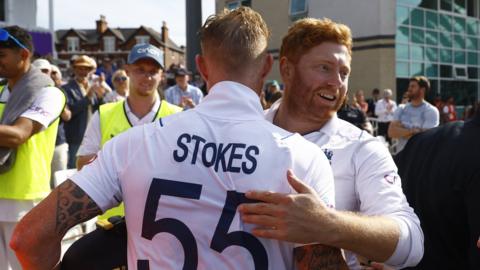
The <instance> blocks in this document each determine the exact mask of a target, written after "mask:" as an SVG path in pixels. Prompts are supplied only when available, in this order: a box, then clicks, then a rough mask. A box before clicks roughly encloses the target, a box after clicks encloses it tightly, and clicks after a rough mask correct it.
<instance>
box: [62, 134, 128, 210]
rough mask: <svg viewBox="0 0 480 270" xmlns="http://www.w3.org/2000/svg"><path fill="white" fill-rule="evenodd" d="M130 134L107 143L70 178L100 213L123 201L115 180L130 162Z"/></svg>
mask: <svg viewBox="0 0 480 270" xmlns="http://www.w3.org/2000/svg"><path fill="white" fill-rule="evenodd" d="M130 135H131V133H130V132H125V133H121V134H119V135H118V136H115V137H114V138H112V139H111V140H109V141H108V142H107V143H106V144H105V145H104V147H103V149H102V151H100V152H99V153H98V156H97V158H96V159H95V160H94V161H93V162H92V163H90V164H87V165H85V166H84V167H83V168H82V170H81V171H79V172H78V173H77V174H75V175H73V176H72V177H71V180H72V181H73V182H74V183H75V184H76V185H78V186H79V187H80V188H81V189H82V190H83V191H85V193H87V194H88V196H90V198H92V200H93V201H94V202H95V203H96V204H97V206H98V207H99V208H100V209H101V210H102V211H106V210H107V209H110V208H112V207H114V206H117V205H119V204H120V202H121V201H123V196H122V188H121V184H120V180H119V179H120V176H121V175H122V173H123V170H124V169H125V168H126V167H128V166H127V165H128V164H129V162H130V160H129V159H128V157H130V151H131V150H132V144H131V143H130V142H131V141H133V142H134V141H135V140H130V137H131V136H130Z"/></svg>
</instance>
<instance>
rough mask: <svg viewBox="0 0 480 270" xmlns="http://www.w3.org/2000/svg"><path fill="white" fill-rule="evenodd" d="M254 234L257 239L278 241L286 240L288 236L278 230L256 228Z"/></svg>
mask: <svg viewBox="0 0 480 270" xmlns="http://www.w3.org/2000/svg"><path fill="white" fill-rule="evenodd" d="M252 234H253V235H254V236H256V237H262V238H268V239H277V240H286V238H285V236H286V234H285V233H284V232H283V231H281V230H278V229H277V228H266V227H265V228H255V229H253V230H252Z"/></svg>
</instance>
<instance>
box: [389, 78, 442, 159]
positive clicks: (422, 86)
mask: <svg viewBox="0 0 480 270" xmlns="http://www.w3.org/2000/svg"><path fill="white" fill-rule="evenodd" d="M429 90H430V81H429V80H428V79H427V78H426V77H423V76H417V77H413V78H411V79H410V83H409V84H408V90H407V95H408V98H409V99H410V102H409V103H407V104H406V105H405V107H399V108H398V109H397V110H396V111H395V114H394V116H393V121H392V122H391V123H390V125H389V127H388V136H390V137H391V138H394V139H398V145H397V152H398V151H401V150H402V149H403V147H405V144H407V141H408V139H409V138H410V137H412V136H413V135H415V134H417V133H420V132H423V131H425V130H427V129H430V128H434V127H436V126H438V124H439V113H438V110H437V109H436V108H435V107H434V106H433V105H431V104H430V103H428V102H427V101H426V100H425V95H426V93H427V92H428V91H429Z"/></svg>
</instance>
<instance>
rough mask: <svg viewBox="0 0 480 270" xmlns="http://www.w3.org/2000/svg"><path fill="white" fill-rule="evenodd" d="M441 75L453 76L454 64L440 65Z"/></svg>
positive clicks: (445, 76) (444, 76)
mask: <svg viewBox="0 0 480 270" xmlns="http://www.w3.org/2000/svg"><path fill="white" fill-rule="evenodd" d="M440 77H443V78H451V77H452V66H445V65H441V66H440Z"/></svg>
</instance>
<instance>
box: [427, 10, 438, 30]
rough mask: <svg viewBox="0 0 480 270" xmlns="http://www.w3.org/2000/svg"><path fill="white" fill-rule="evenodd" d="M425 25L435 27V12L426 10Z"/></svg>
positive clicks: (436, 23)
mask: <svg viewBox="0 0 480 270" xmlns="http://www.w3.org/2000/svg"><path fill="white" fill-rule="evenodd" d="M426 17H427V27H428V28H431V29H437V26H438V15H437V13H435V12H431V11H427V14H426Z"/></svg>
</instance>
